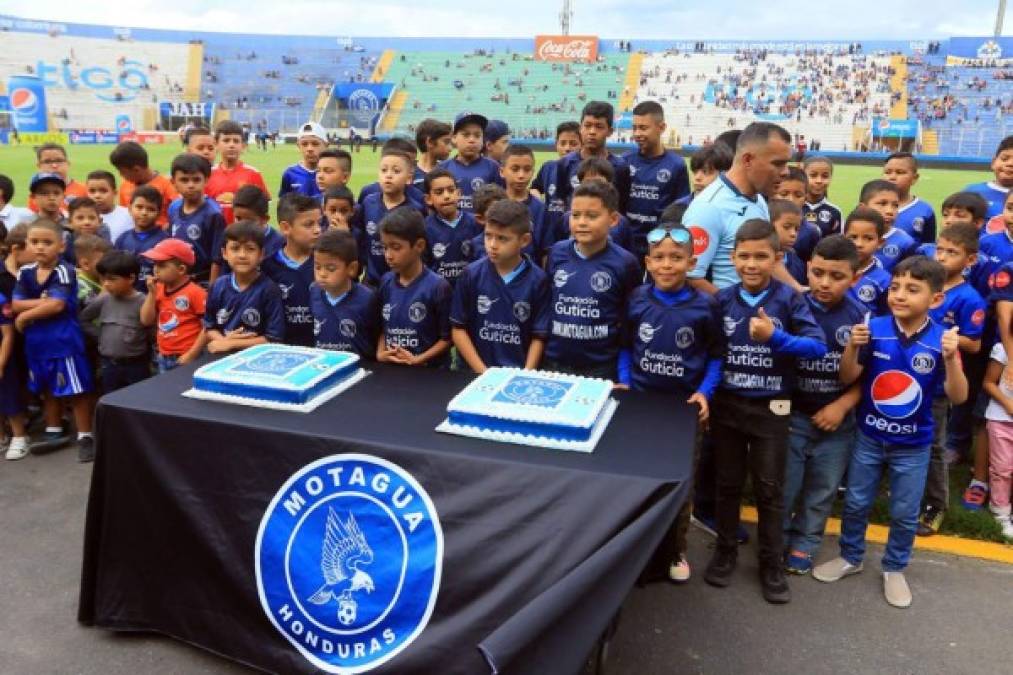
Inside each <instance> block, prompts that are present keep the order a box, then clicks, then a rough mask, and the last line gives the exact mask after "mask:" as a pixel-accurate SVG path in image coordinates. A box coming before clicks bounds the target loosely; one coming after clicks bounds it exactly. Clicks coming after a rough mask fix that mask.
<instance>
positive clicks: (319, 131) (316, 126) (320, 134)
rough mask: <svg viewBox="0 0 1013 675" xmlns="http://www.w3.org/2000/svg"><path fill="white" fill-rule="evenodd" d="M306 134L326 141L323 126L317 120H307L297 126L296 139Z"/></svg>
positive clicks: (304, 136)
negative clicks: (297, 133)
mask: <svg viewBox="0 0 1013 675" xmlns="http://www.w3.org/2000/svg"><path fill="white" fill-rule="evenodd" d="M307 136H313V137H315V138H319V139H320V140H321V141H323V142H324V143H326V142H327V131H325V130H324V127H323V126H322V125H321V124H320V123H319V122H307V123H306V124H304V125H302V126H301V127H299V135H298V136H297V137H296V138H297V140H298V139H303V138H306V137H307Z"/></svg>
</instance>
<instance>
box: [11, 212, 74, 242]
mask: <svg viewBox="0 0 1013 675" xmlns="http://www.w3.org/2000/svg"><path fill="white" fill-rule="evenodd" d="M36 228H42V229H44V230H49V231H50V232H55V233H56V236H58V237H62V236H63V225H60V224H59V223H57V222H56V221H53V220H50V219H49V218H43V217H41V216H40V217H38V218H36V219H35V220H33V221H32V222H30V223H28V229H29V230H34V229H36ZM14 229H17V228H14ZM26 234H27V232H26Z"/></svg>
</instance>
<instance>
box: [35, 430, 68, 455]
mask: <svg viewBox="0 0 1013 675" xmlns="http://www.w3.org/2000/svg"><path fill="white" fill-rule="evenodd" d="M68 443H70V434H68V433H67V432H65V431H63V430H60V431H46V432H44V433H43V434H42V435H41V436H39V437H38V438H37V439H36V440H35V441H33V442H32V443H31V444H30V445H29V446H28V451H29V452H31V453H32V454H33V455H45V454H48V453H50V452H55V451H56V450H59V449H60V448H62V447H64V446H66V445H67V444H68Z"/></svg>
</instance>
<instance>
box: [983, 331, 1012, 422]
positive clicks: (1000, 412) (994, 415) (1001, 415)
mask: <svg viewBox="0 0 1013 675" xmlns="http://www.w3.org/2000/svg"><path fill="white" fill-rule="evenodd" d="M989 358H990V359H992V360H993V361H996V362H998V363H1001V364H1002V365H1003V366H1005V365H1006V363H1007V361H1008V359H1007V358H1006V350H1005V349H1003V346H1002V343H1001V342H996V343H995V346H994V347H992V353H991V354H990V355H989ZM999 391H1001V392H1002V393H1003V394H1005V395H1006V396H1009V397H1010V398H1013V389H1010V388H1009V386H1008V385H1007V384H1006V383H1005V382H1003V379H1002V377H1000V378H999ZM985 419H987V420H993V421H996V422H1013V417H1011V416H1010V414H1009V413H1008V412H1006V408H1003V407H1002V404H1001V403H999V402H998V401H996V400H995V399H994V398H991V399H989V400H988V407H987V408H985Z"/></svg>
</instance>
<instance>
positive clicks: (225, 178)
mask: <svg viewBox="0 0 1013 675" xmlns="http://www.w3.org/2000/svg"><path fill="white" fill-rule="evenodd" d="M244 185H256V186H257V187H259V188H260V189H261V190H263V191H264V192H266V193H267V196H268V197H270V196H271V192H270V191H269V190H268V189H267V185H266V184H265V183H264V177H263V176H262V175H261V173H260V171H257V170H256V169H254V168H253V167H252V166H250V165H249V164H243V163H242V162H239V163H237V164H236V166H234V167H233V168H231V169H226V168H225V166H223V165H222V164H218V166H216V167H215V168H213V169H211V178H210V179H208V184H207V187H205V188H204V194H206V195H207V196H208V197H211V198H212V199H214V200H215V201H216V202H218V206H220V207H221V208H222V215H223V216H224V217H225V222H226V224H231V223H232V221H234V220H235V216H234V215H233V214H232V199H233V198H234V197H235V195H236V193H237V192H239V188H241V187H243V186H244Z"/></svg>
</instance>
